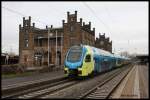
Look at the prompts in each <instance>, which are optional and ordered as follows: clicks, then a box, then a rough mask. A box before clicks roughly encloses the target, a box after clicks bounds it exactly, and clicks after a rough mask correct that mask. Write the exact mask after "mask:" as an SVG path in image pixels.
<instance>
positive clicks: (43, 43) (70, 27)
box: [19, 11, 95, 66]
mask: <svg viewBox="0 0 150 100" xmlns="http://www.w3.org/2000/svg"><path fill="white" fill-rule="evenodd" d="M48 31H49V33H50V34H49V63H50V64H57V65H62V64H63V62H64V58H65V55H66V52H67V50H68V49H69V48H70V47H71V46H73V45H80V44H87V45H91V46H95V28H93V29H92V30H91V22H89V24H85V22H82V18H80V21H79V22H78V21H77V11H75V14H70V13H69V12H67V22H65V20H62V27H61V28H54V27H53V26H52V25H51V28H50V29H49V30H48V27H47V26H46V28H45V29H39V28H36V27H35V23H32V25H31V17H30V16H29V19H25V17H23V26H21V25H19V62H20V64H25V65H27V66H43V65H46V66H47V65H48ZM56 34H57V38H56ZM56 40H57V42H56ZM56 43H57V51H56ZM56 56H57V60H56Z"/></svg>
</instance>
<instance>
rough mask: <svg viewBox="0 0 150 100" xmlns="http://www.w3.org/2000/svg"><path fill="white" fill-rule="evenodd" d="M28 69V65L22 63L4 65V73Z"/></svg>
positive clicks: (20, 71)
mask: <svg viewBox="0 0 150 100" xmlns="http://www.w3.org/2000/svg"><path fill="white" fill-rule="evenodd" d="M25 71H26V67H25V66H24V65H20V64H12V65H3V66H2V74H13V73H22V72H25Z"/></svg>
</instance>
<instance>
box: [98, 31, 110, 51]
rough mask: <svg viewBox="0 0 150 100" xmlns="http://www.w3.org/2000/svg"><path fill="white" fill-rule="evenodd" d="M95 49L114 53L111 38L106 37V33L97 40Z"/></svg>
mask: <svg viewBox="0 0 150 100" xmlns="http://www.w3.org/2000/svg"><path fill="white" fill-rule="evenodd" d="M95 47H97V48H100V49H103V50H106V51H109V52H111V53H112V41H109V37H108V38H107V37H105V33H104V34H100V33H99V37H98V38H96V40H95Z"/></svg>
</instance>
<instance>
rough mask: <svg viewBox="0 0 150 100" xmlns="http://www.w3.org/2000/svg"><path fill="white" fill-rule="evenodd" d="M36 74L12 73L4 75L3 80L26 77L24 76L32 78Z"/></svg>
mask: <svg viewBox="0 0 150 100" xmlns="http://www.w3.org/2000/svg"><path fill="white" fill-rule="evenodd" d="M33 74H35V72H24V73H17V74H15V73H13V74H12V73H11V74H2V78H15V77H24V76H31V75H33Z"/></svg>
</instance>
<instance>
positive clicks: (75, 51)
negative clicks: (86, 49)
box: [67, 47, 82, 62]
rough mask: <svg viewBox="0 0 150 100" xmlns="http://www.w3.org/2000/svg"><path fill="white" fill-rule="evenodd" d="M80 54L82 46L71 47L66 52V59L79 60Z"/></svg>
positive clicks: (70, 60)
mask: <svg viewBox="0 0 150 100" xmlns="http://www.w3.org/2000/svg"><path fill="white" fill-rule="evenodd" d="M81 56H82V48H81V47H73V48H71V50H70V51H69V53H68V56H67V61H69V62H77V61H79V60H80V58H81Z"/></svg>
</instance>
